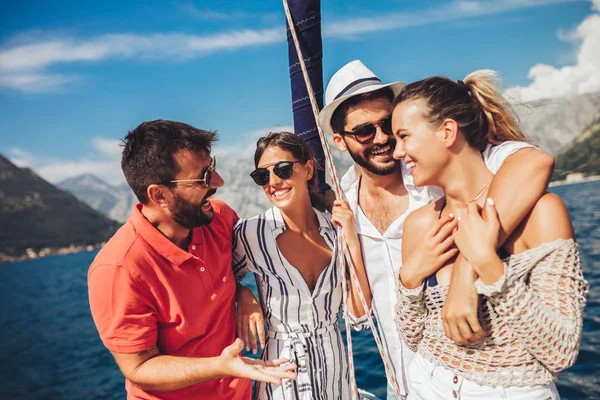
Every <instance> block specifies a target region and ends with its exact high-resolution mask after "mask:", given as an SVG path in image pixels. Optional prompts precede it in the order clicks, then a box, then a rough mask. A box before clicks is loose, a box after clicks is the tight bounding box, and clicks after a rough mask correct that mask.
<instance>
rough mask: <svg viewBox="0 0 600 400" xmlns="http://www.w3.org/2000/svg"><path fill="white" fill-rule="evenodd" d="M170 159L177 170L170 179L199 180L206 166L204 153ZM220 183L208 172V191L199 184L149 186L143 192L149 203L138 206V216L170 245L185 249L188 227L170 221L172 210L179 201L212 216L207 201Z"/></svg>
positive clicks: (181, 153) (179, 154) (215, 174)
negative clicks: (149, 224) (156, 230)
mask: <svg viewBox="0 0 600 400" xmlns="http://www.w3.org/2000/svg"><path fill="white" fill-rule="evenodd" d="M174 158H175V160H176V162H177V166H178V168H177V173H176V174H175V176H174V178H173V180H179V179H196V178H201V177H202V176H203V175H204V171H206V169H207V168H208V166H209V165H210V157H209V156H208V154H205V153H200V154H198V153H194V152H190V151H187V150H180V151H179V152H177V153H176V154H175V155H174ZM223 184H224V182H223V178H222V177H221V176H220V175H219V173H218V172H217V171H216V170H215V171H213V172H212V179H211V182H210V186H209V187H208V188H207V187H205V186H204V185H203V184H202V183H199V182H182V183H178V184H177V185H176V186H174V187H167V186H164V185H160V184H152V185H150V186H148V189H147V193H148V198H149V199H150V201H149V203H148V204H146V205H144V206H143V207H142V214H144V216H145V217H146V218H147V219H148V220H149V221H150V222H151V223H152V224H153V225H154V226H155V227H156V228H157V229H158V230H159V231H161V232H162V233H163V234H164V235H165V236H167V237H168V238H169V239H171V240H172V241H173V243H175V244H176V245H178V246H180V247H182V248H185V247H186V246H185V244H186V241H188V237H189V233H190V228H188V227H185V226H182V225H180V224H178V223H177V222H176V221H174V219H173V211H174V210H176V209H177V208H178V203H181V201H183V202H185V203H187V204H192V205H193V204H195V205H197V207H199V208H200V210H201V212H202V213H203V214H206V215H207V216H209V217H212V215H213V209H212V206H211V205H210V202H208V201H207V199H208V198H209V197H210V196H211V195H212V194H213V193H214V191H215V190H216V189H218V188H220V187H222V186H223Z"/></svg>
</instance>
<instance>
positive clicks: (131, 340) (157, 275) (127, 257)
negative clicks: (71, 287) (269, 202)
mask: <svg viewBox="0 0 600 400" xmlns="http://www.w3.org/2000/svg"><path fill="white" fill-rule="evenodd" d="M211 203H212V206H213V209H214V213H215V216H214V219H213V221H212V222H211V223H210V224H209V225H207V226H202V227H199V228H196V229H194V230H193V233H192V240H191V242H190V245H189V248H188V251H184V250H182V249H180V248H179V247H177V246H176V245H175V244H173V243H172V242H171V241H170V240H169V239H167V238H166V237H165V236H163V235H162V234H161V233H160V232H159V231H158V230H157V229H156V228H154V227H153V226H152V224H150V223H149V222H148V220H146V218H145V217H144V216H143V214H142V213H141V211H140V210H141V208H142V205H141V204H138V205H136V206H135V207H134V208H133V212H132V214H131V217H130V218H129V220H128V221H127V222H126V223H125V225H123V226H122V227H121V229H119V231H118V232H117V233H116V234H115V235H114V236H113V237H112V238H111V239H110V240H109V241H108V243H106V245H105V246H104V247H103V248H102V250H101V251H100V252H99V253H98V255H97V256H96V258H95V260H94V262H93V263H92V265H91V266H90V269H89V272H88V286H89V297H90V308H91V310H92V316H93V318H94V322H95V323H96V327H97V328H98V332H99V333H100V337H101V339H102V341H103V343H104V345H105V346H106V347H107V348H108V349H110V350H112V351H115V352H120V353H137V352H140V351H143V350H146V349H148V348H150V347H151V346H152V345H155V344H156V345H157V346H158V348H159V350H160V352H161V353H163V354H168V355H173V356H182V357H214V356H218V355H220V354H221V351H222V350H223V349H224V348H225V347H227V346H229V345H230V344H231V343H233V341H234V340H235V330H236V322H235V300H234V293H235V280H234V277H233V272H232V269H231V240H232V230H233V225H234V224H235V222H236V220H237V215H236V214H235V212H234V211H233V210H232V209H231V208H229V206H227V205H226V204H225V203H223V202H221V201H211ZM126 388H127V392H128V397H127V398H128V399H157V398H160V399H236V400H237V399H249V398H250V396H251V390H252V389H251V384H250V381H248V380H245V379H237V378H236V379H234V378H224V379H219V380H212V381H207V382H204V383H200V384H198V385H195V386H191V387H189V388H187V389H182V390H178V391H174V392H146V391H144V390H142V389H141V388H139V387H138V386H136V385H135V384H133V383H132V382H130V381H129V380H127V382H126Z"/></svg>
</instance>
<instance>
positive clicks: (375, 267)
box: [341, 142, 535, 398]
mask: <svg viewBox="0 0 600 400" xmlns="http://www.w3.org/2000/svg"><path fill="white" fill-rule="evenodd" d="M526 147H535V146H533V145H531V144H529V143H525V142H504V143H502V144H500V145H498V146H493V147H492V146H491V145H490V146H488V147H487V148H486V149H485V150H484V151H483V153H482V154H483V157H484V160H485V164H486V166H487V167H488V169H489V170H490V171H491V172H492V173H494V174H495V173H497V172H498V169H500V166H501V165H502V163H503V162H504V160H506V158H507V157H508V156H510V155H511V154H513V153H515V152H517V151H518V150H520V149H523V148H526ZM401 169H402V179H403V180H404V186H405V187H406V190H407V191H408V195H409V205H408V210H407V211H406V212H405V213H404V214H403V215H401V216H400V217H398V218H397V219H396V220H395V221H394V222H392V224H391V225H390V226H389V227H388V229H387V230H386V231H385V232H384V233H383V235H382V234H381V233H379V231H378V230H377V228H375V226H374V225H373V224H372V223H371V221H369V219H368V218H367V217H366V215H365V214H364V213H363V211H362V209H361V208H360V206H359V205H358V188H359V183H360V179H359V178H360V174H359V172H358V170H357V169H356V168H355V167H354V166H352V167H350V168H349V169H348V172H346V174H345V175H344V176H343V177H342V181H341V186H342V190H343V191H344V194H345V195H346V199H347V200H348V204H349V206H350V208H351V209H352V211H354V215H355V218H356V224H357V231H358V235H359V238H360V242H361V246H362V253H363V259H364V263H365V269H366V272H367V277H368V278H369V286H370V287H371V293H372V296H373V297H372V298H373V300H372V306H371V307H372V310H373V313H374V314H375V317H376V318H377V321H378V323H379V335H380V338H381V341H382V345H383V351H384V352H385V353H386V355H387V356H388V358H389V361H390V367H391V369H392V373H393V374H394V375H395V377H396V381H397V382H398V384H399V386H400V390H401V392H402V394H404V395H406V393H407V388H408V381H407V379H406V371H407V370H408V365H409V363H410V362H411V361H412V358H413V356H414V353H413V352H412V351H411V350H410V349H408V347H406V345H405V344H404V343H403V342H402V341H401V340H400V336H399V334H398V332H397V330H396V326H395V324H394V318H393V315H394V310H395V307H396V282H397V280H398V275H399V273H400V267H401V266H402V236H403V226H404V221H405V220H406V217H407V216H408V214H410V213H411V212H413V211H414V210H416V209H418V208H420V207H422V206H424V205H426V204H428V203H430V202H432V201H435V200H437V199H439V198H440V197H441V196H443V192H442V191H441V189H440V188H437V187H417V186H415V184H414V181H413V177H412V175H411V174H410V172H409V171H408V169H407V168H406V166H405V165H404V162H401ZM366 327H368V324H367V323H366V322H365V323H361V324H359V325H358V327H357V329H359V330H360V329H365V328H366ZM389 381H390V379H389V377H388V383H389ZM390 390H391V388H390V386H389V384H388V396H389V397H388V398H390V397H392V395H393V393H394V391H393V390H391V391H390Z"/></svg>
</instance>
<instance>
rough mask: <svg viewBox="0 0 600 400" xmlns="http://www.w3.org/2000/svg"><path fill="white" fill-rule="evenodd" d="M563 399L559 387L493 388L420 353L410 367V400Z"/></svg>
mask: <svg viewBox="0 0 600 400" xmlns="http://www.w3.org/2000/svg"><path fill="white" fill-rule="evenodd" d="M437 399H440V400H442V399H443V400H446V399H449V400H454V399H457V400H480V399H485V400H501V399H510V400H559V399H560V396H559V395H558V391H557V390H556V385H555V384H554V382H553V383H551V384H549V385H538V386H513V387H491V386H482V385H479V384H477V383H475V382H473V381H470V380H468V379H465V378H462V377H460V376H456V375H454V373H453V372H452V371H450V370H447V369H445V368H443V367H439V366H436V365H435V364H433V363H431V362H429V361H428V360H426V359H425V358H423V356H421V355H420V354H416V355H415V358H414V359H413V361H412V362H411V364H410V366H409V368H408V397H407V400H437Z"/></svg>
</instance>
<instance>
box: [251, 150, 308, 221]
mask: <svg viewBox="0 0 600 400" xmlns="http://www.w3.org/2000/svg"><path fill="white" fill-rule="evenodd" d="M281 161H298V160H296V159H295V158H294V156H293V155H292V154H290V153H289V152H287V151H285V150H283V149H281V148H279V147H275V146H270V147H267V148H266V149H265V151H264V152H263V154H262V156H261V157H260V160H259V161H258V168H266V169H268V170H269V172H270V174H269V183H268V184H266V185H264V186H263V190H264V192H265V194H266V195H267V197H268V198H269V200H271V202H272V203H273V204H274V205H275V206H277V208H279V209H280V210H282V211H289V212H294V211H295V210H298V209H305V210H308V211H309V212H312V208H311V207H310V196H309V193H308V184H307V182H308V181H309V180H310V179H311V178H312V174H313V172H314V166H313V164H312V161H310V160H309V161H307V162H306V163H305V164H303V163H299V162H297V163H294V172H293V173H292V176H291V177H290V178H289V179H281V178H280V177H278V176H277V175H275V174H274V173H273V167H274V166H275V164H277V163H278V162H281Z"/></svg>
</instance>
